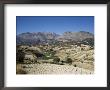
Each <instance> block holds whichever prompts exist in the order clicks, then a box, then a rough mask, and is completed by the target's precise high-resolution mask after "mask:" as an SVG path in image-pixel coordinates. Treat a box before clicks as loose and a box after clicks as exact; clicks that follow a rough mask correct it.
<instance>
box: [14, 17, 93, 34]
mask: <svg viewBox="0 0 110 90" xmlns="http://www.w3.org/2000/svg"><path fill="white" fill-rule="evenodd" d="M16 29H17V34H20V33H24V32H55V33H57V34H62V33H64V32H66V31H72V32H77V31H87V32H91V33H94V16H17V17H16Z"/></svg>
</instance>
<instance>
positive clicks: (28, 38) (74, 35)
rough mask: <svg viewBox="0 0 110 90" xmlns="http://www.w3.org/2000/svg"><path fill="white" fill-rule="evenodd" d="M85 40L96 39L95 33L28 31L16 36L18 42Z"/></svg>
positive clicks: (36, 42) (42, 42)
mask: <svg viewBox="0 0 110 90" xmlns="http://www.w3.org/2000/svg"><path fill="white" fill-rule="evenodd" d="M85 40H89V41H91V40H94V34H92V33H90V32H85V31H79V32H70V31H68V32H64V33H63V34H62V35H59V34H56V33H54V32H34V33H31V32H26V33H21V34H18V35H17V36H16V42H17V44H45V43H53V42H58V41H63V42H69V41H75V42H79V41H80V42H81V41H85Z"/></svg>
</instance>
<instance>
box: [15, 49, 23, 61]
mask: <svg viewBox="0 0 110 90" xmlns="http://www.w3.org/2000/svg"><path fill="white" fill-rule="evenodd" d="M24 57H25V53H24V52H23V50H17V51H16V61H17V63H23V62H24Z"/></svg>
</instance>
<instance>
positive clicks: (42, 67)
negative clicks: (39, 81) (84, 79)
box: [17, 63, 93, 74]
mask: <svg viewBox="0 0 110 90" xmlns="http://www.w3.org/2000/svg"><path fill="white" fill-rule="evenodd" d="M18 70H23V71H24V72H26V73H27V74H93V70H89V69H84V68H79V67H74V66H73V65H56V64H49V63H44V64H17V74H19V72H18ZM23 74H24V73H23Z"/></svg>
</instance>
